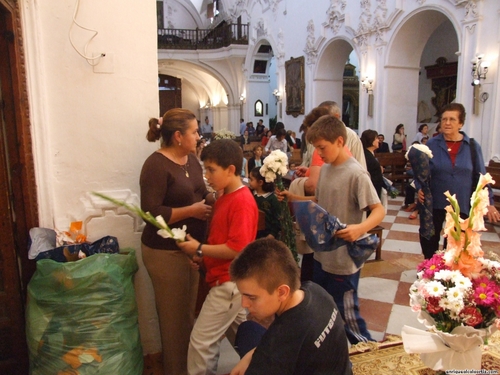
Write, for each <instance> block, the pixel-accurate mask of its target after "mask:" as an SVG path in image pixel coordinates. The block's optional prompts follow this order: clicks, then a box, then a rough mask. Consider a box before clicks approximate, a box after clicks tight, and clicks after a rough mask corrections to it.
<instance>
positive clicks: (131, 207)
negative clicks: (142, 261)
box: [92, 191, 174, 238]
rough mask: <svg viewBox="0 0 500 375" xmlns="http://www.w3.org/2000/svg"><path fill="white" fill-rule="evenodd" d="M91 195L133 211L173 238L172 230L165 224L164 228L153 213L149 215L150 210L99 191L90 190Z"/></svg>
mask: <svg viewBox="0 0 500 375" xmlns="http://www.w3.org/2000/svg"><path fill="white" fill-rule="evenodd" d="M92 194H93V195H95V196H97V197H100V198H102V199H104V200H107V201H108V202H111V203H113V204H114V205H116V206H121V207H123V208H125V209H127V210H129V211H130V212H133V213H135V214H136V215H137V216H139V217H140V218H141V219H143V220H144V221H147V222H148V223H150V224H151V225H154V226H155V227H157V228H158V229H164V230H166V231H167V232H168V234H170V235H171V236H172V238H174V233H173V232H172V230H171V229H170V228H169V227H168V226H167V227H166V228H165V227H163V226H162V225H161V224H160V223H159V222H158V221H157V220H156V219H155V218H154V216H153V215H151V213H150V212H144V211H143V210H141V209H140V208H139V207H137V206H136V205H131V204H128V203H125V202H123V201H119V200H116V199H114V198H112V197H110V196H108V195H105V194H101V193H98V192H95V191H93V192H92Z"/></svg>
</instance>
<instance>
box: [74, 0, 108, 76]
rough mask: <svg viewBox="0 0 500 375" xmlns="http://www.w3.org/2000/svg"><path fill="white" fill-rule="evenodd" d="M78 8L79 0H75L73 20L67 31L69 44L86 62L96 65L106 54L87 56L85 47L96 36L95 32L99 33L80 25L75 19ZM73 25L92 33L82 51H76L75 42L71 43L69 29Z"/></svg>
mask: <svg viewBox="0 0 500 375" xmlns="http://www.w3.org/2000/svg"><path fill="white" fill-rule="evenodd" d="M79 9H80V0H76V4H75V12H74V13H73V22H72V23H71V26H70V28H69V33H68V37H69V42H70V43H71V46H72V47H73V49H74V50H75V51H76V52H77V53H78V54H79V55H80V56H81V57H83V58H84V59H85V60H87V63H88V64H89V65H91V66H96V65H97V64H99V61H100V60H101V58H103V57H104V56H106V54H105V53H101V54H99V55H98V56H95V57H92V56H87V47H88V45H89V44H90V42H92V40H93V39H94V38H95V37H96V36H97V34H99V32H98V31H97V30H93V29H89V28H87V27H85V26H82V25H80V24H79V23H78V22H77V21H76V17H77V16H78V11H79ZM73 25H76V26H78V27H79V28H81V29H83V30H86V31H90V32H92V33H93V35H92V37H91V38H90V39H89V41H88V42H87V43H86V44H85V47H84V49H83V53H81V52H80V51H78V48H77V47H76V46H75V44H74V43H73V40H72V39H71V30H72V29H73ZM94 60H97V61H94Z"/></svg>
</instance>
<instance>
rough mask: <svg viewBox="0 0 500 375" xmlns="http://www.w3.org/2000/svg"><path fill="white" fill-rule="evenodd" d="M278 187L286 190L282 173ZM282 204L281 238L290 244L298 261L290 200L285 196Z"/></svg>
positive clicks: (278, 178) (280, 189) (277, 179)
mask: <svg viewBox="0 0 500 375" xmlns="http://www.w3.org/2000/svg"><path fill="white" fill-rule="evenodd" d="M276 187H277V188H278V190H279V191H283V190H285V186H284V185H283V180H282V178H281V176H280V175H278V177H277V178H276ZM280 205H281V219H282V221H281V236H280V237H281V240H282V241H283V242H284V243H285V244H286V245H287V246H288V248H289V249H290V251H291V252H292V254H293V257H294V259H295V260H296V261H297V262H298V261H299V257H298V255H297V245H296V243H295V231H294V230H293V220H292V215H291V214H290V208H289V207H288V200H287V199H286V198H285V199H284V200H283V201H281V202H280Z"/></svg>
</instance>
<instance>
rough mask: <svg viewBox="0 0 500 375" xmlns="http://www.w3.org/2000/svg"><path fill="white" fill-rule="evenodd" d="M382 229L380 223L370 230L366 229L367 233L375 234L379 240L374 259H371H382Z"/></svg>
mask: <svg viewBox="0 0 500 375" xmlns="http://www.w3.org/2000/svg"><path fill="white" fill-rule="evenodd" d="M383 230H384V228H383V227H381V226H380V225H377V226H376V227H375V228H372V229H371V230H369V231H368V233H369V234H376V235H377V237H378V239H379V242H378V246H377V249H376V250H375V259H372V260H382V231H383Z"/></svg>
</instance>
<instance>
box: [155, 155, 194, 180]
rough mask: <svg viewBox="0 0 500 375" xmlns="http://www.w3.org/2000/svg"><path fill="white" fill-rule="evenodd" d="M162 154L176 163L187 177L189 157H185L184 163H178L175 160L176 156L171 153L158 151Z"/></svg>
mask: <svg viewBox="0 0 500 375" xmlns="http://www.w3.org/2000/svg"><path fill="white" fill-rule="evenodd" d="M160 152H161V153H162V154H163V155H165V156H166V157H167V158H168V159H170V160H171V161H172V162H173V163H174V164H175V165H177V166H178V167H179V168H180V169H182V170H183V171H184V174H185V175H186V177H188V178H189V172H188V168H189V157H188V158H187V160H186V164H184V165H182V164H180V163H178V162H177V161H176V160H177V157H174V155H173V154H171V153H167V152H164V151H163V152H162V151H160Z"/></svg>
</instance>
